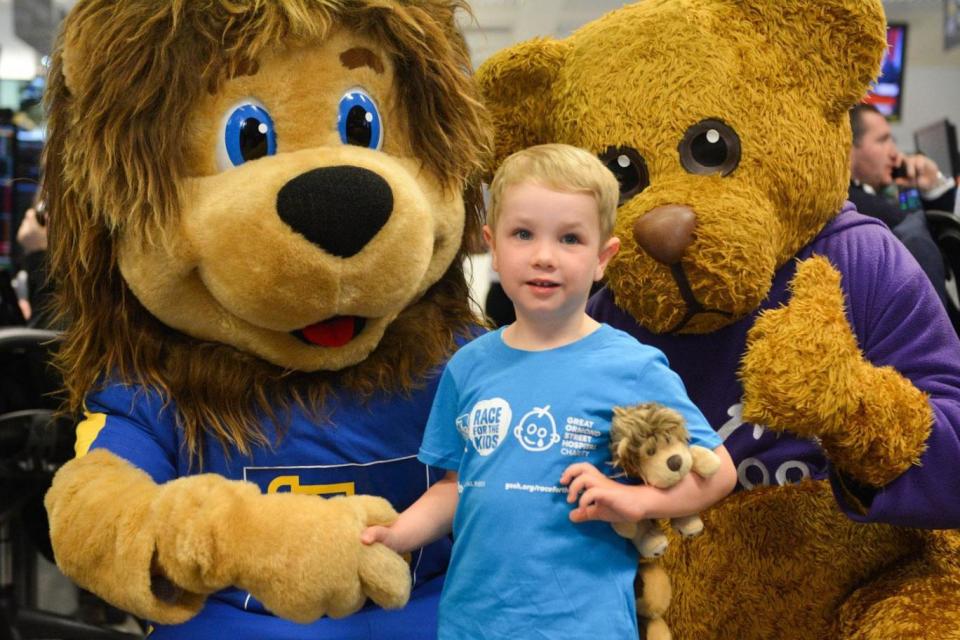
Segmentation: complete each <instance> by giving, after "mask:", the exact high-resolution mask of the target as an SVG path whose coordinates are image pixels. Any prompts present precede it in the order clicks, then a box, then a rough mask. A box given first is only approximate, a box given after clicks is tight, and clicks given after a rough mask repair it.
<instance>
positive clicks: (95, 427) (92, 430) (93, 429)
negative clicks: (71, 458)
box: [73, 412, 107, 458]
mask: <svg viewBox="0 0 960 640" xmlns="http://www.w3.org/2000/svg"><path fill="white" fill-rule="evenodd" d="M83 415H84V416H86V418H85V419H84V420H83V421H82V422H81V423H80V424H78V425H77V441H76V442H75V443H74V445H73V450H74V452H76V454H77V457H78V458H82V457H83V456H85V455H87V451H89V450H90V445H92V444H93V441H94V440H96V439H97V436H98V435H99V434H100V430H101V429H103V428H104V427H105V426H107V414H105V413H88V412H84V413H83Z"/></svg>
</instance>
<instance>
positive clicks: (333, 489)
mask: <svg viewBox="0 0 960 640" xmlns="http://www.w3.org/2000/svg"><path fill="white" fill-rule="evenodd" d="M283 488H286V489H288V490H289V491H290V493H305V494H307V495H313V496H352V495H354V494H355V493H356V486H355V485H354V483H353V482H338V483H336V484H300V477H299V476H277V477H276V478H274V479H273V481H272V482H271V483H270V486H269V487H267V493H279V492H280V489H283Z"/></svg>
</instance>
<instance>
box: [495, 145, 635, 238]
mask: <svg viewBox="0 0 960 640" xmlns="http://www.w3.org/2000/svg"><path fill="white" fill-rule="evenodd" d="M527 182H533V183H536V184H540V185H542V186H544V187H547V188H548V189H554V190H556V191H565V192H571V193H589V194H591V195H592V196H593V197H594V199H595V200H596V201H597V211H598V213H599V216H600V239H601V242H605V241H606V240H608V239H609V238H610V236H612V235H613V224H614V222H616V219H617V201H618V200H619V198H620V185H619V183H617V179H616V178H615V177H614V175H613V173H612V172H611V171H610V170H609V169H607V168H606V167H605V166H604V165H603V163H602V162H600V159H599V158H597V157H596V156H594V155H593V154H591V153H589V152H587V151H584V150H583V149H580V148H579V147H574V146H571V145H569V144H540V145H537V146H534V147H528V148H526V149H523V150H521V151H517V152H516V153H514V154H512V155H510V156H508V157H507V159H506V160H504V161H503V164H501V165H500V168H499V169H497V172H496V174H494V176H493V182H492V183H491V184H490V210H489V211H488V212H487V224H488V225H489V226H490V228H491V229H496V228H497V220H498V218H499V217H500V207H501V204H502V202H503V194H504V193H505V192H506V190H507V188H508V187H513V186H516V185H518V184H522V183H527Z"/></svg>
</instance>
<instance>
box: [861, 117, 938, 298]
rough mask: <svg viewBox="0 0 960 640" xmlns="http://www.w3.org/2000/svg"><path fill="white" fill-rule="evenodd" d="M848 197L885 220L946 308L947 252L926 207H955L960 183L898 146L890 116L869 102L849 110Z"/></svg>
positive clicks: (924, 159) (870, 213)
mask: <svg viewBox="0 0 960 640" xmlns="http://www.w3.org/2000/svg"><path fill="white" fill-rule="evenodd" d="M850 127H851V129H852V130H853V146H852V147H851V148H850V172H851V181H850V189H849V196H848V197H849V198H850V200H851V201H852V202H853V203H854V204H855V205H856V206H857V210H859V211H860V213H863V214H864V215H868V216H872V217H874V218H879V219H880V220H882V221H883V222H884V223H885V224H886V225H887V226H888V227H890V230H891V231H893V233H894V235H895V236H897V238H899V239H900V241H901V242H903V244H904V245H905V246H906V247H907V249H908V250H909V251H910V253H911V254H912V255H913V257H914V258H916V260H917V262H919V263H920V267H921V268H922V269H923V271H924V272H925V273H926V274H927V277H928V278H930V282H932V283H933V287H934V289H936V291H937V295H939V296H940V300H941V301H942V302H943V303H944V305H945V306H947V308H949V306H948V305H947V292H946V287H945V283H946V272H945V269H944V264H943V258H942V257H941V255H940V250H939V248H938V247H937V244H936V242H935V241H934V239H933V236H931V235H930V230H929V229H928V228H927V223H926V217H925V213H924V212H925V211H929V210H934V209H939V210H943V211H953V210H954V207H955V206H956V198H957V186H956V183H955V181H954V179H953V178H948V177H946V176H944V175H943V174H942V173H941V171H940V168H939V167H937V164H936V163H935V162H934V161H933V160H931V159H930V158H928V157H926V156H923V155H910V156H907V155H904V154H903V153H901V152H900V150H899V149H898V148H897V144H896V142H895V141H894V139H893V134H892V133H891V131H890V125H889V123H888V122H887V119H886V118H885V117H884V116H883V114H881V113H880V112H879V111H877V109H876V107H874V106H873V105H868V104H858V105H857V106H855V107H854V108H853V109H851V110H850Z"/></svg>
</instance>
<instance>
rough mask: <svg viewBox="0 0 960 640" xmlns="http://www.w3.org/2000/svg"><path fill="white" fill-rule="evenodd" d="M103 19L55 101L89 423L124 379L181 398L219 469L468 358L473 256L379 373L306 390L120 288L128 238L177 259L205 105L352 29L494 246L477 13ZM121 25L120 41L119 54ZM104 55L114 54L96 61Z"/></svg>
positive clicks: (306, 384)
mask: <svg viewBox="0 0 960 640" xmlns="http://www.w3.org/2000/svg"><path fill="white" fill-rule="evenodd" d="M98 6H99V5H96V4H93V5H83V4H82V3H81V4H80V5H79V6H78V7H77V8H76V9H75V10H74V11H73V13H72V14H71V17H70V18H69V20H68V23H67V25H65V27H64V31H63V34H66V35H61V37H60V41H59V42H58V46H57V48H56V51H55V53H54V55H53V59H52V65H51V70H50V74H49V77H50V83H49V90H48V95H47V100H48V104H49V105H51V110H50V120H49V141H48V145H47V148H46V152H45V153H46V158H45V161H46V175H45V180H44V187H43V188H44V192H45V197H46V200H47V202H48V203H49V206H50V211H51V220H52V222H51V228H50V246H51V262H52V268H51V271H52V272H53V273H55V274H58V276H59V277H58V279H57V281H56V283H55V284H56V289H57V292H58V293H57V296H58V307H59V309H60V322H62V323H63V324H64V326H66V327H67V329H66V332H65V335H64V341H63V347H62V349H61V351H60V353H59V355H58V359H57V363H58V366H59V367H60V369H61V371H62V373H63V377H64V381H65V386H66V389H67V392H68V394H69V398H68V401H67V402H68V408H69V410H71V411H79V410H80V409H81V408H82V399H83V397H84V395H85V394H86V393H87V392H89V391H90V390H91V389H92V388H94V387H95V386H96V385H97V384H98V383H100V382H102V381H103V377H104V376H107V375H113V376H114V377H115V378H116V379H117V380H119V381H121V382H125V383H131V384H139V385H143V386H144V387H145V388H152V389H155V390H157V391H159V392H160V393H161V394H162V395H163V396H164V397H165V398H168V399H169V398H176V406H177V410H178V418H179V421H180V423H181V425H182V428H183V429H184V434H185V441H186V445H187V447H188V448H189V449H190V451H191V453H196V454H200V453H201V451H200V443H201V441H202V434H203V433H204V432H210V433H213V434H214V435H215V436H216V437H217V439H218V440H219V441H220V442H221V444H223V445H224V446H225V447H227V446H229V445H233V446H236V447H237V448H238V449H239V451H241V452H244V453H246V452H248V451H249V450H250V446H251V445H252V444H254V443H260V444H266V443H267V437H266V436H265V434H264V432H263V430H262V428H261V427H259V426H258V422H259V421H261V420H262V419H263V418H267V419H272V420H273V421H274V422H275V423H276V424H277V427H278V428H279V429H281V430H282V427H283V425H282V419H278V416H279V415H282V413H283V412H285V410H286V409H288V408H290V407H293V406H296V405H299V406H301V407H303V408H305V409H306V410H307V411H309V412H311V413H312V414H313V415H315V416H317V417H318V418H319V417H321V416H322V413H323V407H324V403H325V399H326V398H328V396H329V395H330V394H331V393H332V392H333V391H332V390H333V389H334V388H337V389H344V390H349V391H355V392H358V393H359V394H360V395H361V396H362V397H367V398H369V397H372V396H373V395H374V394H375V393H377V392H380V391H383V392H389V391H400V392H407V391H410V390H411V389H413V388H415V387H416V386H417V385H418V384H419V382H420V380H421V378H422V376H423V375H424V374H426V373H427V372H428V371H430V369H431V368H433V367H435V366H437V365H438V363H440V362H442V361H443V359H444V358H445V357H446V356H447V355H449V353H450V352H451V351H452V350H453V348H454V346H455V343H454V339H455V334H456V333H466V332H467V331H468V330H469V325H470V324H471V323H472V322H474V321H475V319H474V316H473V314H472V312H471V311H470V309H469V307H468V290H467V285H466V283H465V279H464V275H463V272H462V268H461V266H460V265H461V258H462V257H463V255H464V252H463V248H462V247H461V249H460V252H459V253H458V254H457V257H456V258H455V259H454V260H453V262H452V264H451V266H450V267H449V268H448V269H447V271H446V273H445V275H444V276H443V277H442V278H441V279H440V280H439V281H438V282H436V283H435V284H434V285H433V286H432V287H430V288H429V289H428V290H427V292H426V293H425V294H424V295H423V296H422V297H421V298H420V299H419V300H418V301H417V302H415V303H414V304H412V305H411V306H409V307H407V308H406V309H405V310H404V311H403V312H401V314H400V315H399V317H398V318H397V319H396V320H395V321H394V322H393V323H392V324H391V325H390V326H389V327H388V328H387V331H386V333H385V335H384V337H383V339H382V341H381V342H380V344H379V346H378V347H377V348H376V349H375V351H373V353H372V354H371V355H370V356H369V357H368V358H366V359H365V360H364V361H362V362H360V363H359V364H356V365H354V366H352V367H350V368H347V369H343V370H341V371H336V372H334V371H318V372H315V373H306V372H302V371H294V370H289V369H285V368H283V367H280V366H276V365H274V364H270V363H267V362H266V361H264V360H262V359H260V358H258V357H255V356H253V355H250V354H247V353H244V352H241V351H240V350H238V349H236V348H234V347H232V346H228V345H225V344H221V343H217V342H212V341H204V340H199V339H195V338H192V337H190V336H187V335H186V334H184V333H181V332H179V331H176V330H174V329H171V328H170V327H168V326H166V325H165V324H163V323H161V322H160V321H158V320H157V319H156V318H155V317H154V316H153V315H152V314H151V313H150V312H148V311H147V310H146V308H144V306H143V305H142V304H141V303H140V302H139V301H138V299H137V298H136V297H135V296H134V295H133V293H132V292H131V290H130V288H129V287H128V285H127V283H126V282H125V281H124V278H123V276H122V275H121V273H120V269H119V267H118V250H117V243H118V235H119V233H118V232H119V231H120V230H122V229H129V228H137V229H139V230H140V231H141V233H142V237H143V238H144V239H145V240H144V242H146V243H148V244H161V243H164V242H165V241H166V238H165V234H166V231H165V230H166V229H168V228H169V225H170V223H171V222H175V221H177V220H178V218H179V216H180V215H181V206H182V200H183V193H182V192H181V189H182V184H183V179H185V178H188V177H189V176H190V166H189V162H188V158H187V157H186V153H185V148H186V145H185V144H184V142H183V140H184V137H186V136H189V135H190V132H189V130H187V129H188V127H186V126H184V123H185V122H187V121H188V115H189V111H190V108H191V107H192V106H193V105H194V104H195V103H196V102H197V101H198V100H199V99H200V98H201V97H202V96H203V95H204V94H207V93H213V92H215V91H216V89H217V87H218V86H220V85H221V84H222V83H223V82H224V81H226V80H228V79H230V78H234V77H239V76H243V75H249V74H253V73H256V71H257V68H258V63H257V60H258V56H259V55H260V54H261V53H262V52H264V51H267V50H269V49H270V48H271V47H274V48H275V47H276V46H277V43H284V44H296V43H297V42H300V41H306V40H310V39H319V38H324V37H325V36H326V35H327V34H328V33H329V32H330V31H331V30H332V29H333V28H334V26H338V27H342V26H346V27H347V28H350V29H353V30H355V31H357V32H360V33H366V34H370V36H371V37H373V38H374V39H376V40H377V41H378V42H381V43H384V46H385V50H386V51H387V52H388V54H389V55H390V56H391V57H392V58H393V60H394V64H395V66H396V69H397V77H398V78H402V82H399V83H398V87H399V91H400V93H401V97H400V102H401V103H402V108H403V109H404V110H405V113H406V114H407V117H408V118H409V120H410V121H411V122H416V123H418V125H417V126H416V127H411V133H410V136H411V144H412V145H413V148H414V149H416V154H417V157H418V158H419V159H420V160H421V161H422V162H423V163H424V166H425V167H426V168H427V169H429V170H430V171H432V172H433V173H434V174H435V175H436V176H438V177H439V178H440V179H441V181H442V182H443V184H445V185H458V189H459V190H463V191H465V192H466V193H467V194H468V196H467V199H468V203H467V216H466V229H465V234H464V238H465V241H466V239H469V238H470V237H472V236H473V235H474V234H476V233H477V230H478V224H479V211H480V209H479V199H478V198H476V197H475V196H472V195H470V194H475V193H479V192H478V191H476V190H475V189H474V185H473V180H472V178H470V176H475V175H478V174H479V170H480V168H481V167H482V164H483V157H484V156H485V154H486V150H487V148H488V140H487V138H486V122H485V121H484V116H483V111H482V109H480V108H478V103H477V100H476V98H475V95H474V90H473V88H472V86H471V84H470V82H469V78H468V75H467V71H468V70H469V66H470V65H469V57H468V54H467V50H466V46H465V44H464V43H463V40H462V37H460V35H459V33H458V32H457V30H456V29H455V28H454V13H455V11H456V10H457V9H465V8H466V7H465V6H464V5H463V4H462V3H461V2H459V1H456V0H452V1H444V0H428V1H419V0H418V1H416V2H413V1H410V2H393V3H386V2H377V1H370V2H342V1H336V0H315V1H309V0H285V1H283V2H273V1H270V2H265V1H262V0H230V1H227V0H222V1H215V2H205V3H195V2H186V1H182V2H181V1H174V2H164V3H157V5H156V7H155V8H150V9H147V10H145V9H144V8H143V6H142V3H139V2H130V3H126V2H124V3H117V4H115V5H112V7H111V8H110V9H109V12H110V15H109V16H106V15H101V12H102V11H101V9H98V8H96V7H98ZM91 7H93V8H91ZM145 15H146V16H147V17H148V18H149V19H144V16H145ZM438 16H439V17H438ZM104 24H109V25H111V26H110V27H109V29H110V30H111V31H112V35H111V36H110V37H108V38H106V39H103V33H104V26H103V25H104ZM94 33H96V34H98V36H97V39H96V40H94V39H93V37H91V34H94ZM118 43H123V44H122V46H120V45H119V44H118ZM451 43H452V45H451ZM451 46H453V47H454V48H455V50H454V51H450V50H449V49H450V47H451ZM98 47H103V49H104V50H101V51H96V52H95V51H92V50H91V49H96V48H98ZM112 47H115V48H116V49H117V50H118V51H121V50H122V54H114V53H112V52H111V50H110V49H111V48H112ZM81 60H82V64H81V63H80V61H81ZM91 78H95V79H97V80H91ZM81 81H82V83H83V84H91V83H94V82H95V83H96V86H98V88H99V90H98V91H87V92H85V93H82V94H80V96H79V98H78V97H75V96H73V95H72V94H71V86H70V85H71V84H73V83H77V82H81ZM411 345H415V346H416V348H410V346H411Z"/></svg>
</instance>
